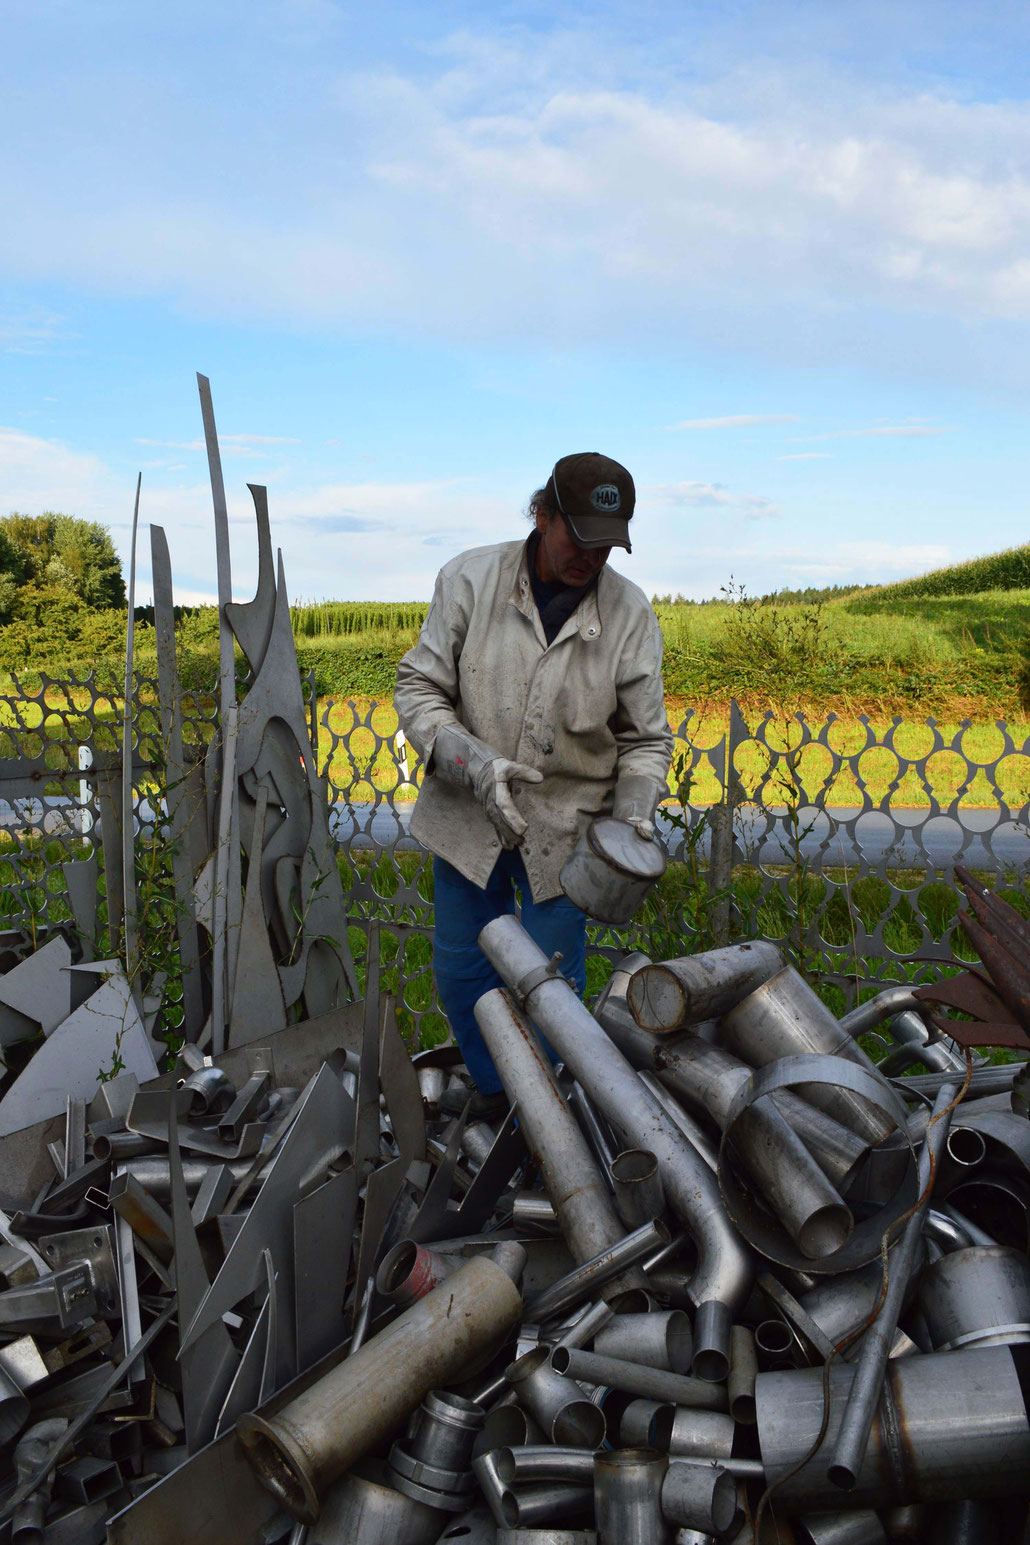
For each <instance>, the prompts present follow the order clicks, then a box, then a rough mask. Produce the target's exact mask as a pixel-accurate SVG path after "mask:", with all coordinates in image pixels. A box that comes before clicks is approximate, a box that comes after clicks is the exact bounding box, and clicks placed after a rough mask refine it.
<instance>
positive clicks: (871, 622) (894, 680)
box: [0, 544, 1030, 722]
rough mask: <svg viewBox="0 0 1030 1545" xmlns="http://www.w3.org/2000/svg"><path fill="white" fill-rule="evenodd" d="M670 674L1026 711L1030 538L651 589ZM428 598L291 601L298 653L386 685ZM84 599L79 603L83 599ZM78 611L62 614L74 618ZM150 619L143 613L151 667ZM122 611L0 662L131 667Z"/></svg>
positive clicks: (696, 684)
mask: <svg viewBox="0 0 1030 1545" xmlns="http://www.w3.org/2000/svg"><path fill="white" fill-rule="evenodd" d="M655 601H656V610H657V613H658V617H659V620H660V622H661V626H662V633H663V635H664V639H665V665H664V676H665V687H666V692H667V694H668V695H669V697H670V698H671V699H673V701H674V702H675V703H678V704H686V705H691V706H693V705H697V706H699V707H702V706H704V705H714V704H720V703H721V704H725V703H726V701H727V700H728V699H729V698H730V697H736V698H737V699H738V700H740V701H741V702H742V703H743V704H744V706H745V708H750V709H755V710H761V709H762V708H764V707H766V706H774V707H783V706H784V705H791V706H794V707H798V708H806V709H810V710H818V711H820V712H825V711H826V710H829V709H832V710H834V711H836V712H838V713H843V714H855V713H857V712H867V713H870V714H873V715H889V714H892V713H902V714H904V715H906V716H913V715H923V714H927V713H934V714H936V715H938V716H939V717H946V718H949V719H962V718H967V717H968V718H972V719H975V720H980V721H986V722H990V721H992V720H994V719H996V718H1007V719H1012V720H1016V719H1019V718H1020V717H1021V715H1022V713H1023V712H1024V711H1025V709H1026V708H1027V707H1028V706H1030V666H1028V661H1030V626H1028V624H1030V544H1028V545H1027V546H1025V547H1017V548H1012V549H1010V550H1009V551H1007V552H1003V553H996V554H993V555H988V556H986V557H983V558H976V559H972V560H970V561H969V562H968V563H963V564H956V565H954V566H953V567H952V568H950V569H942V570H939V571H937V572H935V573H932V574H927V575H924V576H922V577H921V578H918V579H911V580H904V581H902V582H900V583H898V584H894V585H882V586H878V587H851V588H850V589H841V588H837V587H833V588H831V590H829V591H827V592H818V591H812V590H807V591H793V592H792V591H786V592H780V593H778V594H776V595H773V596H765V597H762V598H761V599H760V600H751V599H747V598H744V599H742V600H741V599H738V600H737V601H736V602H734V603H729V602H727V601H709V602H702V603H694V602H689V601H684V600H682V599H681V598H677V599H676V600H675V601H673V600H671V599H670V598H669V597H655ZM426 609H427V607H426V603H425V602H406V603H391V602H345V601H323V602H319V603H311V604H307V605H301V606H296V607H294V608H293V612H292V615H293V624H294V634H295V637H296V640H297V654H298V658H299V660H300V665H301V668H302V669H303V670H314V671H315V673H316V682H317V690H318V693H319V695H320V696H337V697H351V696H360V697H378V698H388V697H390V695H391V694H392V691H393V682H394V676H395V672H396V669H397V662H398V661H399V659H400V657H401V655H403V654H404V652H405V651H406V650H407V649H409V648H410V647H411V645H412V644H413V643H414V641H415V639H416V638H417V636H418V630H419V627H420V626H421V623H422V619H423V618H424V616H425V613H426ZM80 610H81V609H80ZM65 623H67V626H66V625H65ZM177 633H178V639H179V649H180V666H181V670H182V674H183V679H184V681H185V682H186V684H187V685H189V686H200V685H203V684H206V683H207V682H208V680H209V679H210V680H213V679H214V676H215V674H216V657H217V620H216V614H215V610H214V608H213V607H201V608H197V609H196V610H194V611H192V612H191V613H190V614H189V615H185V616H183V617H182V619H181V620H180V622H179V625H178V629H177ZM153 637H154V635H153V630H152V627H151V626H149V625H148V624H146V623H143V624H139V625H138V626H137V659H138V662H139V667H140V669H141V670H144V671H146V670H148V669H152V668H153V663H154V648H153ZM123 640H124V623H123V622H122V621H121V619H120V618H119V617H118V614H117V613H113V612H105V613H90V612H83V613H82V614H81V615H80V614H79V613H76V616H75V617H69V618H67V619H65V618H64V617H63V614H62V613H61V612H60V610H59V609H58V608H55V607H53V606H47V607H46V608H41V611H40V615H39V616H38V617H35V616H33V617H31V618H26V619H25V620H24V621H23V622H21V623H19V624H17V625H10V626H8V627H6V628H0V670H3V669H7V670H12V669H20V670H24V669H25V668H30V669H31V668H32V667H37V668H46V669H48V670H50V671H51V672H53V673H55V674H56V673H60V671H61V670H62V669H63V668H65V667H69V666H74V667H78V668H79V669H83V668H88V667H89V666H90V665H98V664H99V665H100V666H102V668H103V670H104V672H105V673H109V674H110V676H111V681H112V685H115V684H116V683H117V681H118V680H119V679H120V673H121V668H122V667H121V662H120V659H119V656H120V654H121V651H122V650H123V648H124V643H123V642H122V641H123Z"/></svg>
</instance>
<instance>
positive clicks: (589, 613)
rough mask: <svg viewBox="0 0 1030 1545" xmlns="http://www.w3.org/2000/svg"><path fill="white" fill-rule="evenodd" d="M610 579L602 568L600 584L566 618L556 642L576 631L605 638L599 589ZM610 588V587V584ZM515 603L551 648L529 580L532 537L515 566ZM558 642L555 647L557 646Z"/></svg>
mask: <svg viewBox="0 0 1030 1545" xmlns="http://www.w3.org/2000/svg"><path fill="white" fill-rule="evenodd" d="M606 578H607V575H606V569H602V570H601V572H600V574H599V575H598V576H597V584H596V585H594V586H593V587H592V588H591V590H590V592H589V593H588V594H587V595H585V596H584V597H583V599H582V601H580V603H579V605H578V606H577V607H576V610H575V611H574V612H573V614H572V616H571V617H568V618H566V620H565V622H564V623H563V625H562V629H561V632H560V633H559V634H558V636H557V638H556V639H555V640H554V644H560V643H561V641H562V639H564V638H569V637H571V635H572V634H573V633H575V632H577V631H578V632H579V634H580V637H581V638H584V639H587V640H589V641H593V640H594V639H598V638H600V637H601V613H600V610H599V608H598V592H599V591H600V589H601V586H602V585H603V584H604V583H605V580H606ZM606 588H607V587H606ZM511 602H512V605H513V606H516V607H518V609H519V611H520V612H521V613H522V615H523V616H524V617H528V618H529V620H530V622H531V623H532V624H533V629H534V632H535V633H536V635H537V637H538V639H539V641H540V643H541V644H543V645H544V647H545V648H546V647H547V644H546V640H545V638H544V630H543V627H542V625H541V622H540V613H539V612H538V611H537V609H536V602H535V601H534V599H533V587H532V585H531V584H530V581H529V538H528V537H527V539H526V541H525V542H524V543H523V544H522V550H521V552H520V554H519V561H518V564H517V566H516V569H515V579H514V582H513V584H512V590H511ZM554 644H552V645H551V648H552V649H553V648H554Z"/></svg>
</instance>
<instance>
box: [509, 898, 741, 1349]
mask: <svg viewBox="0 0 1030 1545" xmlns="http://www.w3.org/2000/svg"><path fill="white" fill-rule="evenodd" d="M479 944H480V947H481V948H482V950H483V952H484V953H485V955H486V956H487V958H488V959H489V961H490V963H491V965H492V966H493V967H494V969H495V970H496V971H497V972H498V974H499V975H500V977H501V978H502V980H504V981H506V982H508V983H509V985H514V986H515V987H516V989H517V988H518V984H519V983H523V984H529V985H528V990H526V992H525V1002H526V1007H527V1012H529V1013H530V1014H531V1015H532V1017H533V1021H534V1023H535V1024H538V1025H539V1026H540V1030H541V1032H542V1034H544V1035H545V1036H546V1037H547V1040H548V1042H549V1043H550V1045H551V1046H553V1047H554V1049H555V1051H556V1052H557V1054H558V1055H559V1056H560V1057H561V1058H562V1059H563V1061H564V1062H565V1064H566V1066H568V1067H569V1068H570V1069H571V1071H572V1072H573V1074H574V1075H575V1076H576V1078H578V1080H579V1081H580V1083H581V1084H582V1085H583V1087H584V1089H585V1090H586V1092H587V1094H588V1095H589V1096H590V1098H591V1099H592V1100H593V1101H594V1103H595V1104H596V1105H597V1106H598V1108H599V1109H600V1110H601V1112H602V1114H603V1115H604V1116H605V1117H606V1118H607V1119H608V1121H609V1122H611V1124H612V1126H613V1127H614V1128H615V1130H616V1131H617V1132H618V1133H619V1135H620V1137H621V1138H622V1140H623V1142H625V1144H626V1145H627V1146H628V1147H629V1146H633V1147H638V1148H647V1149H650V1150H651V1151H652V1152H653V1153H654V1154H655V1155H656V1156H657V1158H658V1162H659V1165H660V1166H661V1171H662V1181H663V1184H664V1186H665V1193H666V1196H667V1198H668V1201H669V1206H670V1208H671V1209H672V1211H673V1212H674V1213H675V1214H676V1216H677V1218H679V1219H680V1221H681V1222H682V1223H683V1224H684V1225H685V1227H686V1228H687V1229H688V1230H689V1232H690V1234H691V1236H692V1237H693V1239H694V1241H695V1243H696V1245H697V1249H698V1257H699V1259H698V1265H697V1268H696V1270H695V1272H694V1275H693V1277H692V1278H691V1284H690V1291H691V1294H692V1296H693V1298H694V1302H695V1303H696V1304H698V1306H699V1308H700V1307H701V1306H702V1305H704V1304H705V1303H706V1302H708V1301H714V1302H715V1303H717V1304H719V1305H720V1306H722V1307H723V1308H724V1309H725V1310H726V1311H727V1318H726V1322H725V1325H724V1327H723V1326H722V1325H721V1324H720V1325H719V1326H718V1328H719V1329H720V1330H721V1329H723V1328H724V1330H725V1340H723V1341H721V1342H713V1343H708V1342H707V1341H706V1340H705V1339H704V1338H702V1337H701V1336H699V1335H698V1333H697V1328H696V1327H695V1352H694V1366H695V1370H696V1371H697V1372H698V1373H699V1374H701V1375H702V1376H703V1377H708V1378H724V1377H725V1375H726V1370H727V1367H728V1364H729V1358H728V1355H727V1351H728V1343H729V1315H730V1314H731V1313H732V1312H733V1311H734V1310H735V1309H737V1308H738V1307H739V1306H740V1304H741V1303H742V1302H743V1300H744V1298H745V1297H746V1295H747V1292H748V1289H749V1288H750V1285H751V1280H752V1272H753V1267H752V1261H751V1256H750V1253H749V1251H748V1250H747V1248H746V1247H745V1245H744V1243H743V1242H742V1240H741V1239H740V1237H739V1235H738V1234H737V1232H736V1230H735V1229H734V1228H733V1225H732V1224H731V1223H730V1221H729V1218H728V1217H727V1214H726V1210H725V1208H724V1206H723V1203H722V1198H721V1196H720V1194H719V1187H718V1182H717V1181H716V1179H715V1177H714V1176H713V1174H712V1172H711V1170H710V1169H709V1168H708V1166H707V1165H706V1164H705V1162H704V1160H703V1159H702V1158H701V1157H700V1156H699V1154H698V1152H697V1150H696V1149H695V1148H694V1147H693V1146H692V1145H691V1144H690V1143H688V1142H687V1140H686V1138H685V1137H684V1136H683V1134H682V1133H681V1132H680V1130H679V1128H678V1127H676V1126H675V1125H674V1123H673V1122H672V1121H671V1120H670V1118H669V1116H668V1113H667V1112H666V1111H664V1110H662V1108H661V1106H660V1105H659V1104H658V1102H657V1101H656V1100H655V1099H654V1097H653V1096H652V1095H650V1094H649V1093H648V1091H647V1090H646V1089H645V1088H644V1086H643V1084H642V1083H641V1082H640V1079H639V1078H637V1076H636V1074H635V1073H634V1071H633V1069H632V1068H631V1066H630V1064H629V1063H628V1062H627V1061H626V1059H625V1057H623V1055H622V1053H621V1052H620V1051H619V1050H618V1049H617V1048H616V1047H615V1046H614V1045H613V1044H612V1042H611V1040H610V1039H609V1037H608V1036H607V1035H606V1034H605V1032H604V1030H602V1028H601V1026H600V1025H599V1024H598V1023H597V1021H596V1020H595V1019H594V1018H593V1017H592V1016H591V1014H590V1013H589V1012H588V1010H587V1009H586V1008H585V1007H584V1005H583V1004H582V1003H581V1002H580V1001H579V999H578V998H577V997H576V994H575V992H574V991H573V989H572V988H571V987H570V986H569V985H568V983H567V982H565V981H563V980H562V979H561V978H556V977H553V976H549V975H548V974H547V969H548V961H547V957H546V956H545V955H544V953H543V951H542V950H541V949H540V948H539V947H538V946H537V945H536V944H534V943H533V940H532V939H531V938H530V937H529V935H528V934H527V933H526V931H525V929H524V928H523V927H522V925H521V923H519V922H518V921H517V920H516V919H515V918H514V917H509V916H506V917H499V918H495V919H494V921H493V922H491V923H488V924H487V925H486V927H485V928H484V929H483V931H482V933H481V934H480V935H479ZM531 973H532V974H533V975H531Z"/></svg>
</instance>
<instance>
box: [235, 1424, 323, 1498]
mask: <svg viewBox="0 0 1030 1545" xmlns="http://www.w3.org/2000/svg"><path fill="white" fill-rule="evenodd" d="M236 1433H237V1436H238V1437H239V1440H240V1442H241V1443H242V1444H243V1447H244V1448H245V1449H246V1451H247V1458H248V1459H249V1460H250V1462H251V1464H252V1465H253V1466H254V1468H255V1470H257V1472H258V1474H259V1475H260V1477H261V1480H262V1483H263V1484H264V1485H265V1486H266V1487H267V1489H268V1490H269V1491H270V1492H272V1493H273V1494H274V1495H275V1496H277V1497H278V1498H279V1500H280V1502H282V1504H283V1506H284V1507H285V1508H286V1509H287V1511H288V1512H290V1513H292V1515H293V1517H294V1518H296V1519H297V1520H298V1522H300V1523H303V1524H313V1523H317V1521H318V1514H319V1502H318V1495H317V1493H316V1491H315V1488H314V1486H313V1485H312V1482H311V1476H310V1474H309V1473H308V1466H307V1463H306V1460H305V1456H304V1454H303V1452H302V1451H301V1450H300V1449H297V1450H294V1447H293V1445H292V1444H291V1443H290V1441H289V1438H288V1436H287V1435H286V1434H285V1433H284V1432H282V1430H281V1429H276V1430H273V1429H272V1428H271V1427H270V1426H269V1425H268V1423H267V1422H266V1421H264V1420H263V1418H262V1417H260V1416H258V1415H256V1413H254V1412H251V1413H250V1414H249V1415H247V1416H242V1417H241V1418H240V1420H239V1421H238V1422H237V1424H236Z"/></svg>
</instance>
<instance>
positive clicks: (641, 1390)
mask: <svg viewBox="0 0 1030 1545" xmlns="http://www.w3.org/2000/svg"><path fill="white" fill-rule="evenodd" d="M551 1366H552V1368H554V1370H555V1372H557V1373H562V1374H567V1375H568V1376H569V1377H570V1378H572V1379H583V1380H585V1382H586V1383H587V1384H606V1385H608V1387H609V1388H610V1389H621V1390H624V1391H625V1393H626V1394H627V1395H643V1396H644V1397H645V1398H646V1399H648V1400H658V1401H671V1402H672V1404H673V1405H677V1406H693V1407H695V1408H697V1409H699V1410H707V1411H725V1410H726V1404H727V1402H726V1391H725V1389H724V1388H723V1387H722V1385H720V1384H713V1383H711V1382H710V1381H709V1380H707V1379H692V1378H689V1377H688V1376H686V1375H685V1374H681V1373H665V1372H663V1371H662V1370H661V1369H660V1368H645V1367H643V1366H642V1365H641V1364H640V1363H628V1362H625V1361H624V1360H623V1359H622V1358H620V1357H602V1356H601V1355H600V1354H599V1353H597V1352H584V1351H582V1350H581V1349H580V1348H579V1347H555V1348H554V1350H553V1351H552V1352H551Z"/></svg>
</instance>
